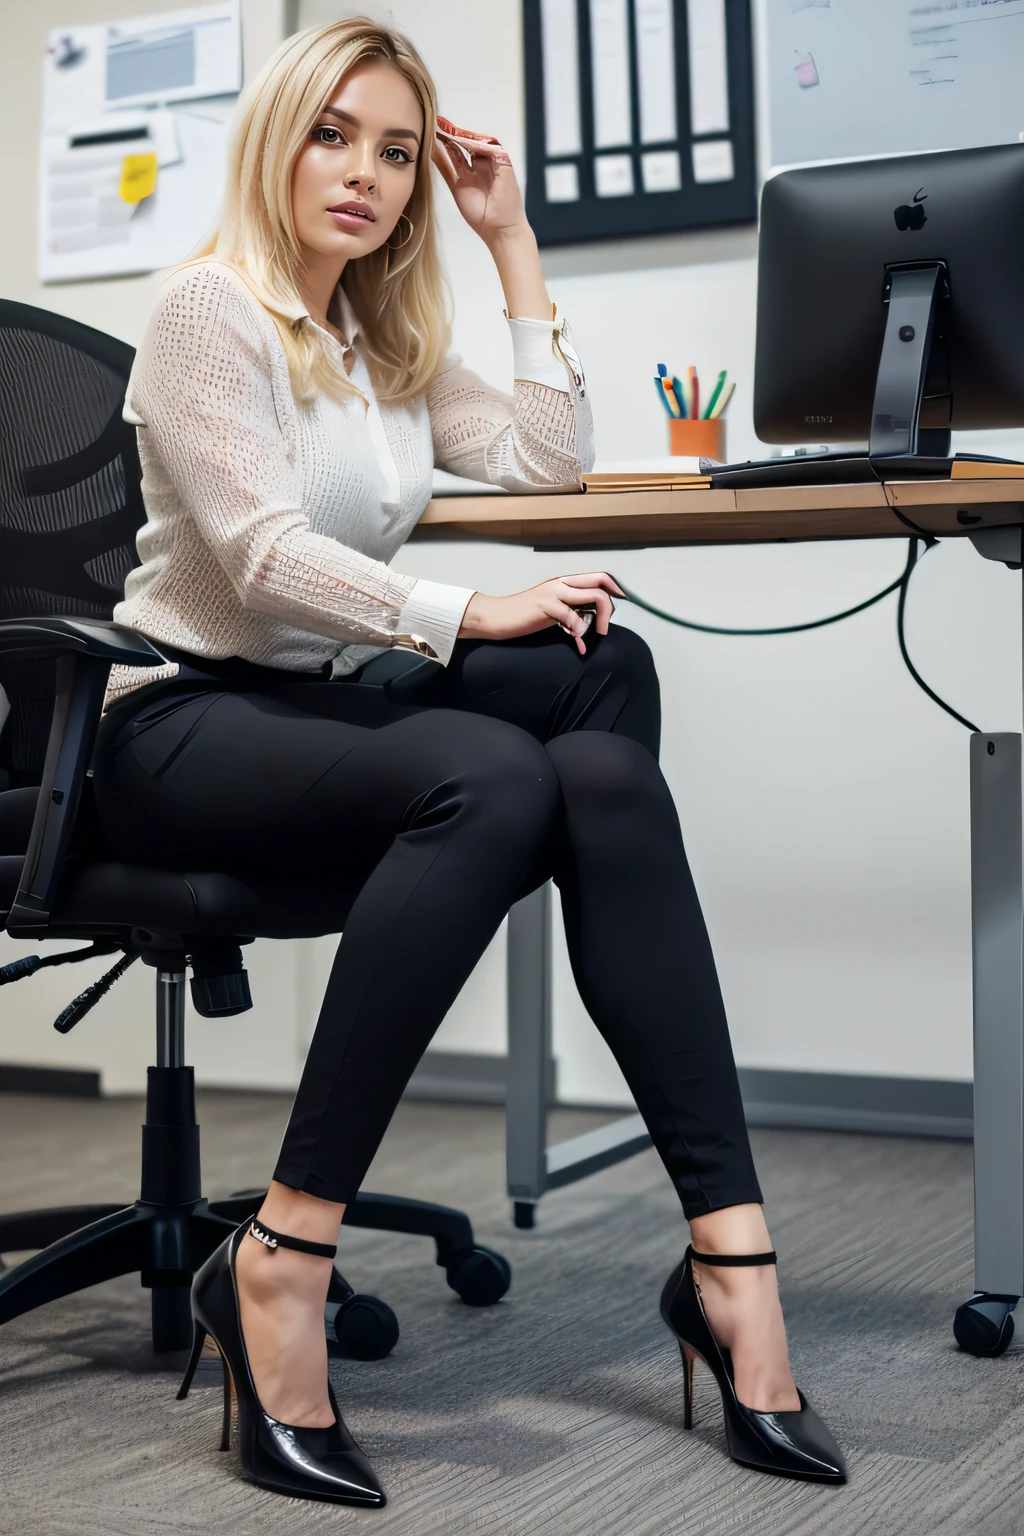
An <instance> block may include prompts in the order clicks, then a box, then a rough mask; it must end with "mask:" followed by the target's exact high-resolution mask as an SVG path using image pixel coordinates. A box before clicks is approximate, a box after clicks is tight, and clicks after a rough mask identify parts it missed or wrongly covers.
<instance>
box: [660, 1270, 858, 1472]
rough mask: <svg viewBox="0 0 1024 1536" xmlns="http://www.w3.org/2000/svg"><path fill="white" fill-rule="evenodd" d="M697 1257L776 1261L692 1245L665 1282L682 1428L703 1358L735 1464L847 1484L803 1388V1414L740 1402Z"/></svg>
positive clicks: (689, 1421)
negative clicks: (701, 1285)
mask: <svg viewBox="0 0 1024 1536" xmlns="http://www.w3.org/2000/svg"><path fill="white" fill-rule="evenodd" d="M694 1259H696V1260H697V1263H698V1264H712V1265H716V1264H717V1265H729V1266H733V1265H737V1266H738V1265H748V1264H774V1263H775V1262H776V1259H775V1254H774V1253H753V1254H737V1255H732V1254H708V1253H694V1251H693V1248H692V1247H688V1248H687V1250H686V1252H685V1254H684V1255H683V1259H682V1262H681V1263H680V1264H677V1265H676V1267H675V1269H674V1270H673V1271H672V1273H671V1274H670V1275H669V1277H668V1280H667V1281H666V1282H665V1289H664V1290H663V1291H662V1294H661V1315H662V1317H663V1318H664V1319H665V1322H666V1323H667V1324H668V1326H669V1328H671V1330H672V1332H673V1333H674V1334H675V1336H676V1341H677V1342H678V1344H679V1352H680V1354H681V1355H682V1357H683V1393H684V1397H683V1425H684V1428H686V1429H692V1427H693V1366H694V1361H695V1360H697V1359H701V1360H703V1361H704V1362H705V1364H706V1365H708V1366H709V1367H710V1369H711V1371H712V1372H713V1374H714V1377H715V1380H716V1381H717V1382H718V1388H719V1391H720V1392H721V1394H722V1412H723V1414H724V1416H725V1440H726V1444H727V1446H728V1448H729V1455H730V1456H731V1457H732V1459H733V1461H737V1462H739V1463H740V1465H741V1466H744V1467H755V1468H756V1469H757V1470H758V1471H759V1472H774V1473H775V1475H776V1476H777V1477H797V1478H802V1479H805V1480H808V1481H813V1482H821V1483H845V1481H846V1463H845V1462H844V1460H843V1454H842V1452H841V1451H840V1449H839V1447H838V1445H836V1443H835V1441H834V1440H833V1438H832V1435H831V1434H830V1432H829V1430H828V1429H827V1428H826V1426H825V1425H824V1424H823V1423H822V1422H821V1420H820V1419H819V1418H818V1415H817V1414H816V1413H815V1411H814V1409H813V1408H811V1407H810V1406H809V1404H808V1402H807V1399H806V1398H805V1397H804V1395H803V1393H802V1392H800V1390H799V1388H798V1389H797V1392H798V1395H799V1398H800V1408H799V1410H797V1409H795V1408H794V1409H791V1410H789V1411H787V1412H780V1413H760V1412H758V1411H757V1410H756V1409H754V1408H747V1407H746V1406H745V1405H744V1404H743V1403H741V1402H740V1400H739V1398H738V1397H737V1396H736V1388H735V1386H734V1384H733V1372H732V1360H731V1358H730V1355H729V1351H728V1350H727V1349H722V1348H721V1347H720V1346H719V1344H718V1342H717V1340H716V1339H715V1336H714V1334H713V1333H712V1332H711V1328H710V1326H709V1324H708V1320H707V1317H706V1316H705V1313H704V1307H703V1304H702V1302H701V1299H700V1291H699V1290H698V1288H697V1283H696V1281H695V1280H694V1278H693V1261H694Z"/></svg>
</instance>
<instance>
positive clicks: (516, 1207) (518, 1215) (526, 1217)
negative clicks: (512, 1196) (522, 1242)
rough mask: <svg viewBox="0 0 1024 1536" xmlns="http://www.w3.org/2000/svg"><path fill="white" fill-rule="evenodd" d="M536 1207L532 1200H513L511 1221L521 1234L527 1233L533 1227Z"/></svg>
mask: <svg viewBox="0 0 1024 1536" xmlns="http://www.w3.org/2000/svg"><path fill="white" fill-rule="evenodd" d="M536 1209H537V1207H536V1205H535V1204H534V1203H533V1201H532V1200H515V1201H513V1204H512V1220H513V1221H514V1222H515V1224H516V1226H517V1227H518V1228H519V1229H520V1231H522V1232H529V1231H530V1230H531V1229H532V1227H533V1221H534V1213H535V1212H536Z"/></svg>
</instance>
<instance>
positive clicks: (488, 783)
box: [455, 713, 559, 844]
mask: <svg viewBox="0 0 1024 1536" xmlns="http://www.w3.org/2000/svg"><path fill="white" fill-rule="evenodd" d="M458 725H459V729H460V736H461V741H462V747H461V751H460V765H459V769H458V772H457V774H456V775H455V779H456V782H457V783H458V785H459V789H460V795H461V798H462V799H463V800H464V802H465V803H466V805H467V806H468V807H469V809H470V810H471V812H472V814H473V815H474V816H475V817H476V818H477V819H478V820H480V821H483V822H486V823H487V824H488V826H489V827H490V828H491V829H493V830H494V831H496V832H498V833H503V834H506V835H508V836H509V837H511V838H513V839H523V840H525V841H527V842H530V843H531V844H532V843H533V842H535V841H536V840H537V839H538V838H542V837H543V835H544V834H545V833H546V832H547V830H548V829H549V827H550V826H551V824H552V822H553V820H554V817H555V815H556V813H557V808H558V801H559V783H558V774H557V772H556V771H555V768H554V765H553V763H552V761H551V759H550V757H549V756H548V754H547V752H546V751H545V750H544V747H543V746H542V745H541V743H540V742H539V741H536V740H535V739H534V737H532V736H530V735H529V734H528V733H527V732H526V731H524V730H520V728H519V727H518V726H516V725H510V724H508V723H507V722H506V721H504V720H494V719H490V718H488V717H487V716H486V715H470V714H461V713H460V714H459V715H458Z"/></svg>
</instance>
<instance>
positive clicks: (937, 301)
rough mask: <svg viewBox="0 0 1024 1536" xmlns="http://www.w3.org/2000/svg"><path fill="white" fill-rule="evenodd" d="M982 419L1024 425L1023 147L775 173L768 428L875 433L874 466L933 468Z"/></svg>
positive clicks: (763, 263)
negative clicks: (956, 436) (958, 434)
mask: <svg viewBox="0 0 1024 1536" xmlns="http://www.w3.org/2000/svg"><path fill="white" fill-rule="evenodd" d="M986 427H988V428H992V427H1002V428H1007V427H1024V144H1002V145H993V146H991V147H989V148H984V149H965V150H951V151H943V152H942V153H938V154H917V155H904V156H900V157H898V158H893V159H883V160H864V161H853V162H847V163H839V164H835V165H828V166H813V167H807V168H804V169H798V170H792V171H782V172H780V173H779V175H777V176H775V177H773V178H771V179H770V180H769V181H768V182H767V183H766V184H765V187H764V190H763V193H762V197H761V227H760V237H759V251H758V294H757V359H756V364H755V372H754V428H755V431H756V432H757V435H758V437H759V438H760V439H761V440H762V441H763V442H767V443H800V442H806V441H807V440H808V438H810V439H812V440H815V439H816V440H817V441H819V442H822V441H827V442H833V443H847V442H848V443H856V444H861V445H863V444H864V443H867V444H868V453H867V455H866V456H865V455H863V454H862V455H861V466H862V468H863V470H865V471H866V472H867V474H868V475H870V476H871V477H873V475H874V473H875V472H877V471H878V470H879V469H884V471H885V473H886V474H887V475H889V476H891V475H899V474H912V475H921V474H924V475H927V474H943V473H945V474H948V473H949V457H948V456H949V433H950V431H951V430H952V429H956V430H965V429H968V430H975V429H978V428H986ZM810 457H813V456H810ZM853 457H855V456H853ZM776 462H778V461H776ZM845 462H846V464H847V466H849V465H850V462H851V456H849V455H848V456H846V460H845ZM818 463H819V465H820V463H821V458H820V456H818ZM855 478H861V477H860V476H855Z"/></svg>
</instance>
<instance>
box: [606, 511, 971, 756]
mask: <svg viewBox="0 0 1024 1536" xmlns="http://www.w3.org/2000/svg"><path fill="white" fill-rule="evenodd" d="M922 535H923V537H924V544H925V554H927V553H928V551H929V550H930V549H933V548H934V547H935V544H936V542H937V541H936V540H935V539H932V538H930V537H929V536H927V535H924V533H923V530H922ZM917 543H918V541H917V539H916V538H913V539H910V540H909V544H908V549H907V563H906V565H905V566H904V567H903V572H902V574H901V575H900V576H898V577H897V578H896V580H895V581H891V582H890V583H889V585H888V586H887V587H883V588H882V590H881V592H876V593H875V595H874V597H868V598H865V600H864V602H862V603H857V604H856V605H855V606H854V607H853V608H844V609H843V611H842V613H830V614H829V615H828V617H827V618H824V619H810V620H808V622H807V623H806V624H777V625H774V626H772V627H771V628H769V629H730V628H726V627H725V626H724V625H721V624H697V623H695V622H694V620H693V619H681V618H679V616H678V615H677V614H674V613H667V612H666V610H665V609H664V608H657V607H655V605H654V603H649V602H647V600H646V598H643V597H640V596H638V594H637V593H636V592H631V591H630V589H629V587H627V586H624V585H623V583H622V582H621V581H619V582H617V585H618V587H619V590H620V591H621V593H622V595H623V597H624V598H625V599H626V601H627V602H629V603H632V604H633V606H634V607H636V608H642V609H643V610H644V612H645V613H652V614H654V616H655V618H658V619H664V620H665V622H666V623H667V624H676V625H678V626H679V628H680V629H693V630H696V631H697V632H698V633H699V634H702V635H798V634H801V633H802V632H803V631H805V630H808V629H823V628H824V627H825V626H826V625H827V624H839V623H840V622H841V621H842V620H843V619H852V618H853V616H854V614H856V613H863V612H864V610H865V609H866V608H873V607H874V605H875V604H876V603H880V602H881V601H882V599H883V598H886V597H889V596H891V594H892V593H893V592H899V602H898V603H897V606H896V638H897V641H898V642H899V648H900V655H901V656H902V658H903V661H904V664H905V666H906V668H907V671H908V672H909V673H910V675H911V677H912V678H913V679H914V682H915V683H916V684H917V686H918V687H919V688H921V689H922V690H923V691H924V692H925V693H926V694H927V695H928V697H929V698H930V699H931V700H932V702H933V703H934V704H937V705H938V706H939V708H940V709H944V710H945V711H946V714H947V715H952V717H953V719H954V720H957V721H959V723H960V724H961V725H964V726H966V727H967V729H968V730H969V731H977V730H978V729H979V727H978V726H976V725H975V724H974V723H973V722H972V721H970V720H968V719H966V718H965V716H963V715H961V714H958V713H957V711H956V710H955V709H954V708H953V707H952V705H951V704H947V703H946V701H945V699H940V697H939V695H938V694H937V693H936V692H935V690H934V689H933V688H929V686H928V684H927V683H926V682H925V680H924V678H923V677H922V676H921V674H920V672H918V670H917V668H916V667H915V666H914V663H913V662H912V661H911V659H910V653H909V652H908V650H907V639H906V634H905V631H904V619H905V615H906V605H907V592H908V590H909V587H910V578H911V576H912V575H913V572H914V568H915V566H916V565H917V563H918V554H917Z"/></svg>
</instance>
